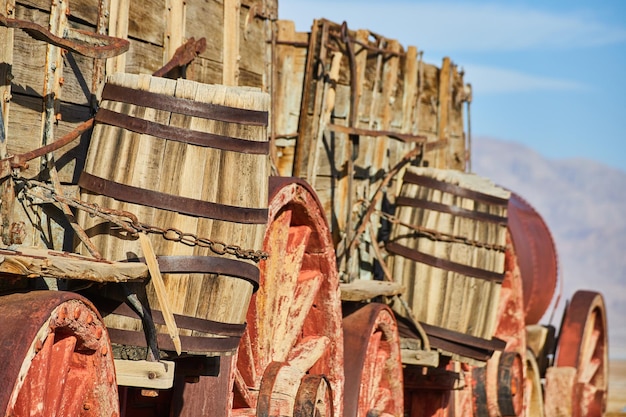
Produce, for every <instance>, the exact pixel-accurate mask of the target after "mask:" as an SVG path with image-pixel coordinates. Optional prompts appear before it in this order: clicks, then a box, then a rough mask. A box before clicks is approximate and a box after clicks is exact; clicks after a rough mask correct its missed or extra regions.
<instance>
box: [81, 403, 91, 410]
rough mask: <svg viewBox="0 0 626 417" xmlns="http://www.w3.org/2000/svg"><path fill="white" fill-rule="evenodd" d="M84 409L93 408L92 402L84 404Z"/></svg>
mask: <svg viewBox="0 0 626 417" xmlns="http://www.w3.org/2000/svg"><path fill="white" fill-rule="evenodd" d="M83 410H91V404H89V403H85V404H83Z"/></svg>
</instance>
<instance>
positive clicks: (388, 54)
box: [327, 25, 406, 58]
mask: <svg viewBox="0 0 626 417" xmlns="http://www.w3.org/2000/svg"><path fill="white" fill-rule="evenodd" d="M344 33H348V32H347V31H345V32H344V29H343V25H342V26H341V28H340V30H333V29H331V30H330V35H331V36H332V37H333V38H334V39H335V40H338V41H343V42H345V41H346V39H348V40H349V41H350V42H351V43H354V44H357V45H360V46H362V47H363V48H364V49H367V50H368V51H370V52H374V53H377V54H381V55H383V57H384V58H392V57H396V56H398V57H399V56H404V55H406V54H404V53H402V52H398V51H393V50H391V49H385V48H380V47H377V46H372V45H370V44H369V43H366V42H361V41H360V40H358V39H355V38H354V37H352V36H350V35H349V34H348V35H344ZM370 35H371V36H373V37H374V38H376V40H378V41H379V42H380V41H381V40H384V39H383V38H382V36H380V35H376V34H375V33H371V32H370ZM327 47H328V48H329V49H333V48H334V45H332V44H329V45H327Z"/></svg>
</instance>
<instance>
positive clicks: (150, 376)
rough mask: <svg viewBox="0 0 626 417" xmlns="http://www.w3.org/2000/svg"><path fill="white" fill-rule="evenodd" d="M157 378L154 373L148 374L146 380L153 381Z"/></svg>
mask: <svg viewBox="0 0 626 417" xmlns="http://www.w3.org/2000/svg"><path fill="white" fill-rule="evenodd" d="M156 377H157V374H156V373H155V372H152V371H150V372H148V379H155V378H156Z"/></svg>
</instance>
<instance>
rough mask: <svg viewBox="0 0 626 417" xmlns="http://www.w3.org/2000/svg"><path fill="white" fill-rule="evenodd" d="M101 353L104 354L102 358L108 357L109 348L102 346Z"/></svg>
mask: <svg viewBox="0 0 626 417" xmlns="http://www.w3.org/2000/svg"><path fill="white" fill-rule="evenodd" d="M100 353H102V356H106V355H107V353H109V348H108V347H107V346H102V349H100Z"/></svg>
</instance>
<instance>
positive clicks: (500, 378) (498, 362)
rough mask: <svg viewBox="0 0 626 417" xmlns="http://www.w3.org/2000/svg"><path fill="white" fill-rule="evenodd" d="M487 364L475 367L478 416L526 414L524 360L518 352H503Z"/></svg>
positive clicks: (474, 382)
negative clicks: (524, 409)
mask: <svg viewBox="0 0 626 417" xmlns="http://www.w3.org/2000/svg"><path fill="white" fill-rule="evenodd" d="M494 359H495V361H489V362H488V363H487V366H485V367H481V368H474V369H473V370H472V380H473V381H472V382H473V387H472V388H473V403H474V404H473V405H474V416H475V417H489V416H492V415H498V416H503V417H515V416H520V415H522V411H523V407H524V389H525V382H524V364H523V362H522V358H521V356H520V355H519V354H518V353H517V352H510V351H506V352H501V353H500V354H499V355H498V356H494Z"/></svg>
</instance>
